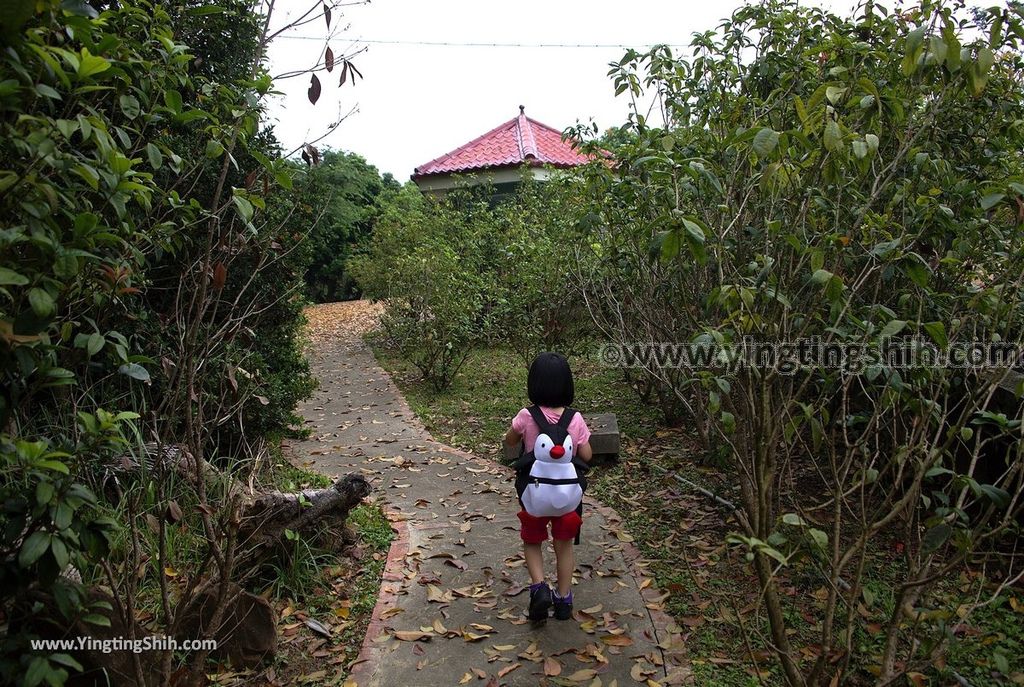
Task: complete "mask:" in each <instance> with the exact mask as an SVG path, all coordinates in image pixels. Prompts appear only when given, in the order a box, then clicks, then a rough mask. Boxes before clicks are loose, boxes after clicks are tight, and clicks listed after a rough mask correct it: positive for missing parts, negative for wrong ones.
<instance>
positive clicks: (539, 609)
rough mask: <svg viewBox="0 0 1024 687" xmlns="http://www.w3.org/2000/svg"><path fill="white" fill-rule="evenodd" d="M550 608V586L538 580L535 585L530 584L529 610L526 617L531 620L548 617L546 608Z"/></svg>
mask: <svg viewBox="0 0 1024 687" xmlns="http://www.w3.org/2000/svg"><path fill="white" fill-rule="evenodd" d="M550 608H551V588H550V587H548V585H547V583H545V582H540V583H538V584H537V585H536V586H535V585H530V610H529V611H528V612H527V617H529V618H530V620H532V621H533V622H535V623H536V622H539V621H542V620H547V619H548V609H550Z"/></svg>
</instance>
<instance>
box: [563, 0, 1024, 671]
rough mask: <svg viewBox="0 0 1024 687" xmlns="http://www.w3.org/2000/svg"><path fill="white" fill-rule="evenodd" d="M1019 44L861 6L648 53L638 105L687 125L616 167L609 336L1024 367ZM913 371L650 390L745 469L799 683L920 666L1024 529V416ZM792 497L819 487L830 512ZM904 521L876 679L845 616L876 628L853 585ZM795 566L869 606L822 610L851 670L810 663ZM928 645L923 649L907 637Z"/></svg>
mask: <svg viewBox="0 0 1024 687" xmlns="http://www.w3.org/2000/svg"><path fill="white" fill-rule="evenodd" d="M972 27H979V28H981V29H982V30H981V32H980V34H979V33H974V32H972V31H969V30H968V29H969V28H972ZM1022 38H1024V28H1022V26H1021V16H1020V8H1019V7H1017V6H1012V7H1011V8H1010V10H1008V11H1003V10H996V9H993V10H991V11H986V12H981V13H979V14H978V16H977V17H975V18H973V19H968V18H964V17H961V16H959V14H958V13H957V12H956V11H955V6H954V5H950V4H943V3H930V2H926V3H923V4H922V5H921V6H920V7H916V8H908V9H905V11H902V12H901V13H899V14H892V15H890V14H888V12H887V11H886V10H884V9H882V8H880V7H878V6H877V5H875V4H874V3H866V4H865V5H863V6H862V7H861V8H860V10H858V16H857V17H855V18H852V19H844V18H841V17H837V16H835V15H832V14H829V13H827V12H824V11H822V10H819V9H808V8H800V7H797V6H796V5H794V4H791V3H785V2H767V3H763V4H758V5H751V6H747V7H743V8H741V9H739V10H738V11H737V12H736V13H735V14H734V15H733V17H732V18H731V19H730V20H727V21H726V22H725V23H723V24H722V26H721V27H720V29H719V31H717V32H715V31H712V32H707V33H704V34H698V35H696V36H695V38H694V40H693V50H692V53H689V52H688V54H692V55H693V56H692V57H687V58H683V59H680V58H676V57H675V56H674V55H673V54H672V52H671V51H670V50H669V49H668V48H667V47H664V46H661V47H657V48H655V49H653V50H651V51H649V52H646V53H638V52H635V51H630V52H629V53H627V54H626V55H625V56H624V57H623V59H622V60H621V61H620V62H619V63H617V64H613V65H612V69H611V72H610V75H611V76H612V77H613V80H614V83H615V86H616V90H617V92H619V93H629V94H630V95H631V96H633V97H637V96H639V95H640V94H641V93H642V92H643V91H644V90H646V89H649V90H653V91H657V92H658V95H659V102H664V103H665V120H666V122H667V126H663V127H654V126H652V125H651V123H650V122H648V121H647V120H646V118H645V116H644V115H643V114H642V113H641V112H640V111H638V110H635V109H634V111H633V113H632V115H631V117H630V128H631V132H632V134H633V135H632V136H630V137H619V141H620V142H621V145H619V146H618V147H617V148H616V154H617V163H618V164H617V166H616V167H615V168H614V170H612V169H608V168H607V167H605V166H597V165H595V166H593V168H592V169H591V170H590V172H589V175H588V182H587V185H588V191H587V195H588V197H589V198H590V199H591V203H592V211H591V213H590V214H589V215H588V216H587V217H586V218H585V221H584V222H583V224H584V225H586V226H587V228H588V229H589V231H590V236H591V241H590V242H589V245H590V246H591V248H592V250H593V252H594V255H595V256H597V257H599V258H600V260H599V262H598V263H597V264H598V269H597V270H596V272H595V275H594V279H593V281H592V283H591V284H590V285H589V286H588V289H589V290H590V293H591V296H592V298H593V299H594V300H595V302H597V303H598V304H599V307H597V308H595V309H594V313H595V315H596V319H597V325H598V327H599V328H601V329H602V330H604V331H606V332H610V333H612V336H613V337H615V339H616V340H617V341H619V342H621V343H630V342H635V341H640V342H649V343H660V342H697V343H701V342H703V343H707V344H715V345H718V346H729V345H737V346H738V345H740V344H741V343H742V342H743V341H744V339H745V338H748V337H749V338H752V339H754V340H756V341H759V342H764V343H768V344H772V343H776V344H777V343H780V342H796V341H798V340H800V339H810V338H812V337H816V338H817V339H818V340H820V341H822V342H824V343H826V344H842V345H846V346H848V347H851V346H856V347H859V349H860V350H864V351H873V350H879V349H880V348H881V347H882V346H884V345H885V343H886V341H887V340H888V339H890V338H891V337H894V336H898V335H914V336H917V337H918V339H919V341H923V342H930V343H934V344H935V345H937V346H939V347H940V348H943V349H945V348H946V347H947V345H948V344H950V343H951V342H957V341H983V342H989V341H1012V342H1016V343H1019V342H1020V341H1021V331H1022V325H1024V310H1022V308H1021V302H1022V299H1021V297H1022V296H1024V281H1022V263H1021V260H1022V255H1024V252H1022V248H1024V245H1022V239H1024V233H1022V232H1024V224H1022V220H1024V215H1022V214H1021V208H1024V205H1022V204H1021V203H1022V202H1024V200H1022V195H1021V191H1024V187H1022V186H1021V179H1022V177H1021V174H1022V172H1024V166H1022V164H1021V163H1022V160H1021V150H1022V144H1024V98H1022V93H1024V89H1022V79H1021V75H1022V67H1024V61H1022V55H1021V49H1020V41H1021V40H1022ZM580 134H581V135H588V134H589V132H586V131H582V130H581V132H580ZM897 363H898V360H892V359H875V360H868V361H867V362H863V361H862V362H859V363H856V364H851V365H850V366H849V367H846V368H845V369H844V368H843V366H842V365H839V366H831V367H830V366H825V365H814V364H807V363H798V364H796V365H794V366H793V368H792V369H790V370H788V371H787V370H785V369H780V368H774V367H772V366H770V365H769V366H764V365H762V366H746V365H744V366H738V367H737V366H732V367H730V368H726V367H714V366H706V367H705V368H703V369H686V368H679V367H671V366H662V365H659V364H657V362H649V363H648V364H646V365H644V367H643V368H642V369H641V370H640V372H642V373H643V374H644V375H645V376H646V377H647V378H648V379H649V380H651V383H653V384H655V385H656V386H657V387H658V388H659V389H663V390H665V391H666V392H668V393H667V397H668V398H669V400H670V401H672V402H678V403H679V404H681V405H682V406H683V407H684V408H685V410H686V413H687V414H688V415H689V416H690V418H691V421H692V423H693V424H694V425H695V426H696V427H697V428H698V430H699V433H700V434H701V436H702V438H703V439H704V441H705V442H706V444H707V447H708V449H712V448H714V447H716V446H724V447H725V452H726V454H727V456H728V462H729V468H730V469H729V474H731V475H734V476H735V479H736V481H737V486H738V487H739V488H740V492H741V494H742V496H743V499H742V506H743V518H741V519H740V520H739V526H740V527H741V530H742V531H741V532H740V533H739V534H738V535H737V536H736V537H735V538H734V539H733V541H735V542H737V543H739V544H740V545H741V546H742V547H743V549H744V550H745V551H747V552H748V553H749V559H750V560H751V561H752V564H753V565H752V567H753V572H754V574H756V575H757V577H758V579H759V583H760V585H761V587H762V588H763V594H764V599H765V607H766V613H767V615H768V618H769V620H770V631H771V647H772V650H773V651H774V652H775V655H776V657H777V659H778V661H779V665H780V667H781V668H782V670H783V673H784V674H785V676H786V678H787V681H788V682H790V683H791V684H817V683H818V682H821V681H825V682H827V681H828V680H829V679H832V678H842V679H846V678H847V676H848V675H849V674H850V673H851V672H856V671H866V669H867V668H868V667H871V666H873V668H874V669H875V671H876V672H877V673H880V674H881V680H882V681H883V682H884V681H887V680H892V679H895V678H896V677H897V676H898V675H899V674H900V672H904V671H909V670H913V669H914V668H913V667H914V666H921V665H922V664H923V663H925V662H926V661H927V660H928V656H929V654H928V653H927V652H929V651H936V650H938V648H940V647H941V645H942V642H943V641H944V639H943V626H942V624H941V623H939V622H936V619H938V618H940V617H944V616H943V614H948V613H949V612H950V608H949V605H948V604H949V603H950V600H949V599H942V600H940V599H938V598H936V597H932V596H930V595H929V594H930V589H931V587H930V586H929V584H928V582H931V581H933V580H934V579H935V578H936V577H941V576H942V574H944V572H948V571H950V570H956V569H957V568H958V567H960V566H964V565H965V564H966V561H967V560H969V558H970V556H972V555H974V554H975V553H977V552H978V551H984V552H986V553H987V554H991V555H997V552H998V550H999V544H998V542H1000V541H1004V542H1005V541H1008V540H1009V539H1011V538H1012V537H1013V536H1014V534H1013V533H1014V532H1015V531H1016V529H1017V525H1016V520H1015V517H1017V516H1018V514H1019V512H1020V508H1021V506H1020V495H1021V490H1022V482H1021V479H1020V467H1021V462H1020V461H1021V458H1020V444H1019V426H1020V425H1019V422H1020V405H1019V402H1017V401H1016V400H1015V399H1013V398H1012V397H1010V398H1009V399H1007V397H1006V396H1005V395H1002V396H1001V395H999V394H1001V393H1002V392H997V391H995V389H994V386H995V381H994V380H991V379H989V378H988V376H985V375H974V374H965V373H964V371H963V370H962V369H955V368H951V367H939V366H924V365H922V366H918V367H914V368H910V369H904V368H901V367H899V366H898V365H897ZM1000 404H1002V405H1001V406H1000ZM982 427H983V428H984V431H985V434H984V437H979V436H977V435H976V434H974V430H975V429H978V428H982ZM964 430H968V431H966V432H965V431H964ZM994 463H995V464H994ZM983 465H988V466H990V469H986V468H982V467H980V466H983ZM791 484H814V485H816V486H815V487H813V488H811V489H810V492H811V494H810V495H811V496H813V498H810V499H808V498H806V497H807V496H808V495H807V494H802V493H801V494H789V490H788V488H787V489H782V488H781V487H782V485H791ZM816 490H820V491H817V493H814V492H815V491H816ZM821 494H824V496H821V498H818V497H819V496H820V495H821ZM853 494H856V498H855V499H850V496H851V495H853ZM830 504H835V505H834V506H833V505H830ZM838 504H843V507H842V508H840V507H839V505H838ZM908 508H909V512H908V511H905V510H904V509H908ZM826 513H827V515H826ZM797 517H799V518H800V520H797V519H796V518H797ZM895 522H901V523H902V524H901V525H900V527H901V528H902V531H903V532H904V534H903V535H902V536H905V537H906V538H907V542H908V543H907V549H908V552H909V553H908V555H907V556H906V561H905V563H906V568H905V570H903V572H902V573H901V575H900V576H899V579H897V580H894V582H893V585H894V586H895V587H896V589H897V590H898V591H897V602H896V603H895V604H894V611H893V617H892V620H891V621H890V624H888V625H887V629H886V632H887V636H886V641H885V643H884V646H883V648H882V650H881V654H880V656H879V657H878V658H877V659H875V658H872V657H868V656H863V655H858V654H857V652H856V647H853V646H851V640H850V637H852V636H853V633H854V630H855V628H856V626H857V623H858V619H857V617H856V614H850V615H849V616H848V617H847V618H846V619H845V620H840V616H842V615H843V614H845V610H837V609H845V608H852V607H853V606H854V605H855V603H856V600H855V599H851V598H849V596H850V595H851V594H855V593H856V590H857V589H858V586H857V585H858V582H859V580H860V576H861V575H862V574H863V568H858V566H857V565H856V563H855V561H858V560H863V554H864V550H865V547H866V546H867V545H868V543H869V542H870V541H872V539H873V538H874V537H876V536H879V535H880V533H881V532H883V531H886V528H887V527H889V526H893V523H895ZM794 523H796V524H794ZM800 523H803V524H802V525H801V524H800ZM797 561H804V562H808V564H810V565H814V566H816V567H818V568H819V569H821V570H822V571H823V577H824V578H825V579H826V580H833V581H834V580H835V579H837V578H840V577H843V578H844V579H846V580H847V581H848V582H849V583H850V587H849V588H846V587H843V588H841V589H838V590H836V591H835V592H834V593H833V594H830V595H829V598H828V600H827V602H826V603H825V604H823V606H824V607H823V608H822V609H821V625H820V627H821V635H820V637H819V638H818V644H819V646H820V647H824V649H823V654H822V656H824V655H825V654H828V652H829V651H831V650H832V649H833V648H834V649H835V650H836V651H839V652H841V655H842V659H841V660H840V662H839V664H838V666H837V667H832V666H830V664H829V662H828V661H827V660H826V659H824V658H820V659H818V660H812V661H806V662H804V663H803V664H801V660H800V657H799V654H798V652H796V651H795V649H794V647H793V646H792V645H791V643H790V639H789V638H788V635H787V619H786V614H785V613H784V605H783V604H784V601H783V600H782V599H781V598H780V597H779V596H778V592H777V590H778V586H779V584H780V582H779V577H778V575H779V574H785V571H783V572H781V573H780V572H779V571H778V570H777V566H780V565H781V566H783V567H785V566H787V565H791V564H794V563H796V562H797ZM912 580H927V581H928V582H922V583H918V582H912ZM851 590H852V591H851ZM930 604H934V605H936V606H938V608H934V609H929V611H928V612H922V611H920V610H916V606H924V607H927V606H929V605H930ZM910 623H913V629H912V631H913V632H914V633H915V637H916V639H915V641H920V642H921V644H919V645H918V644H915V645H914V646H910V645H908V643H907V642H905V641H904V639H903V638H902V633H903V632H906V631H910Z"/></svg>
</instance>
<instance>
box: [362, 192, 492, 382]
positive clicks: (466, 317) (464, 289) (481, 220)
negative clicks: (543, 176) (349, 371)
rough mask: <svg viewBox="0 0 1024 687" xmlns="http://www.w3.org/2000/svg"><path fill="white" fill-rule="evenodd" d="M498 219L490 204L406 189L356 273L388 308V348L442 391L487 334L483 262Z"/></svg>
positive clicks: (385, 329) (376, 230)
mask: <svg viewBox="0 0 1024 687" xmlns="http://www.w3.org/2000/svg"><path fill="white" fill-rule="evenodd" d="M492 222H493V218H492V216H491V213H490V209H489V208H488V206H487V203H486V201H485V200H481V199H478V198H472V197H469V196H468V195H463V194H456V195H451V196H447V197H445V198H442V199H440V200H436V201H435V200H433V199H427V198H423V197H422V196H421V195H420V192H419V190H418V189H417V188H416V187H415V186H413V185H411V184H410V185H407V186H406V187H404V188H403V189H402V190H401V191H400V192H399V193H398V194H397V196H396V197H395V198H394V200H393V202H392V203H391V204H390V205H389V206H388V207H387V208H386V209H385V211H384V212H383V213H382V215H381V217H380V219H379V220H378V222H377V225H376V227H375V228H374V232H373V239H372V241H371V242H370V244H369V247H368V250H367V252H366V253H365V254H363V255H360V256H357V257H356V258H355V259H354V260H353V261H352V263H351V270H352V273H353V275H354V276H355V278H356V280H357V281H358V282H359V284H360V286H361V287H362V289H363V291H364V292H365V293H366V294H367V295H368V296H370V297H371V298H375V299H382V300H385V301H386V302H387V310H386V311H385V313H384V317H383V320H382V328H383V332H384V335H385V337H386V339H387V340H388V343H389V345H391V346H393V347H394V348H396V349H397V350H398V351H400V352H401V354H402V355H403V356H405V357H407V358H408V359H409V360H410V361H412V362H413V363H414V364H415V365H416V367H418V368H419V369H420V371H421V372H422V373H423V376H424V377H426V378H427V379H429V380H431V382H432V383H433V384H434V386H435V388H436V389H438V390H442V389H445V388H446V387H447V386H448V385H449V384H451V381H452V379H453V377H454V376H455V374H456V373H457V372H458V371H459V368H460V367H461V366H462V363H463V362H464V361H465V359H466V355H467V354H468V352H469V350H470V349H471V347H472V346H473V345H475V344H476V343H478V342H480V341H483V340H484V337H485V336H486V332H487V331H488V325H487V319H488V315H487V313H486V312H485V310H484V307H485V304H486V303H487V301H488V296H489V294H490V293H492V292H493V289H494V283H493V280H492V279H491V278H490V277H491V275H489V274H488V273H487V272H486V270H484V269H483V261H484V259H485V254H486V250H485V247H486V242H487V239H488V238H489V236H490V234H491V231H490V228H491V223H492Z"/></svg>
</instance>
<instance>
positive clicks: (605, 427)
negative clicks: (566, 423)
mask: <svg viewBox="0 0 1024 687" xmlns="http://www.w3.org/2000/svg"><path fill="white" fill-rule="evenodd" d="M587 426H588V427H590V446H591V448H593V449H594V459H593V460H592V461H591V464H596V463H606V462H613V461H615V460H618V457H619V448H620V444H619V422H618V420H616V419H615V413H596V414H594V415H588V416H587ZM502 445H503V446H504V447H505V460H507V461H508V462H510V463H511V462H513V461H515V460H516V458H518V457H519V449H520V447H521V446H522V442H520V443H519V445H518V446H505V445H504V444H502Z"/></svg>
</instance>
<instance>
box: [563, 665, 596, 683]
mask: <svg viewBox="0 0 1024 687" xmlns="http://www.w3.org/2000/svg"><path fill="white" fill-rule="evenodd" d="M596 675H597V671H596V670H591V669H590V668H585V669H583V670H577V671H576V672H575V673H573V674H572V675H570V676H569V677H568V679H569V680H570V681H571V682H585V681H587V680H590V679H592V678H594V677H595V676H596Z"/></svg>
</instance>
